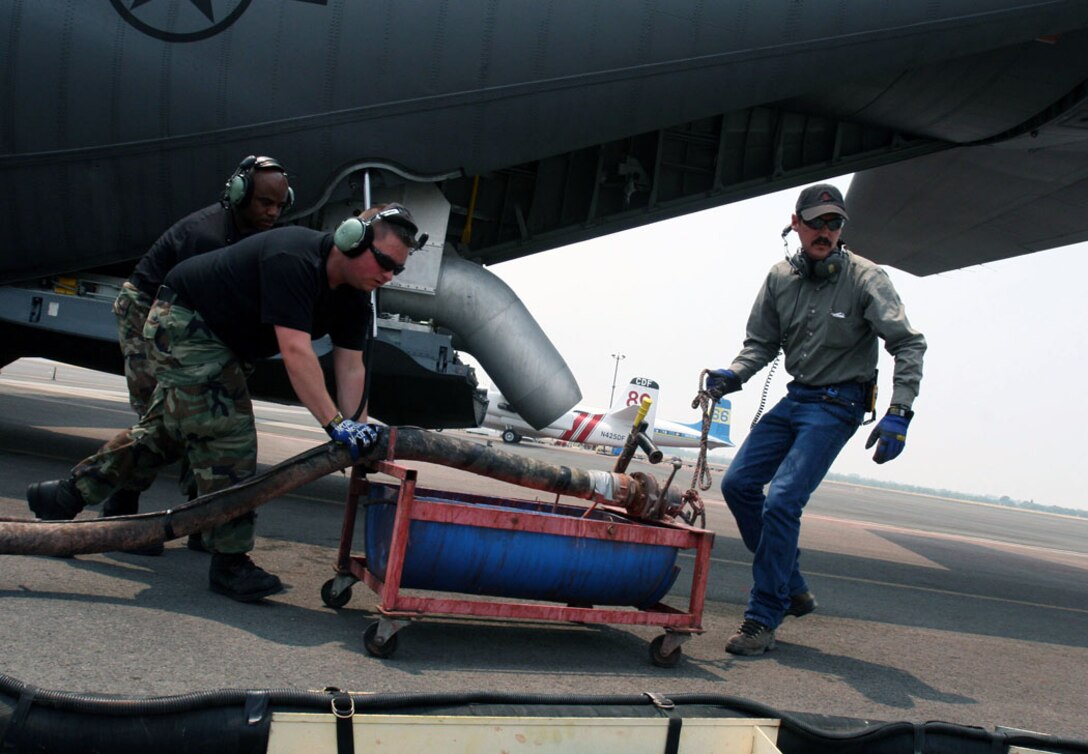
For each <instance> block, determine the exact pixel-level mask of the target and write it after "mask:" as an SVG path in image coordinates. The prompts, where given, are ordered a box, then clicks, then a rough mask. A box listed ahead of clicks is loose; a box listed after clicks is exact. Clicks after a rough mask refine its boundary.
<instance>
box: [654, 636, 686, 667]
mask: <svg viewBox="0 0 1088 754" xmlns="http://www.w3.org/2000/svg"><path fill="white" fill-rule="evenodd" d="M664 643H665V637H664V635H662V636H658V637H657V638H656V639H654V640H653V641H651V642H650V662H652V663H653V664H654V665H657V667H659V668H674V667H676V663H678V662H680V656H681V655H682V654H684V652H683V650H681V649H680V647H677V648H676V649H674V650H673V651H672V652H671V653H670V654H667V655H666V654H661V646H662V645H663V644H664Z"/></svg>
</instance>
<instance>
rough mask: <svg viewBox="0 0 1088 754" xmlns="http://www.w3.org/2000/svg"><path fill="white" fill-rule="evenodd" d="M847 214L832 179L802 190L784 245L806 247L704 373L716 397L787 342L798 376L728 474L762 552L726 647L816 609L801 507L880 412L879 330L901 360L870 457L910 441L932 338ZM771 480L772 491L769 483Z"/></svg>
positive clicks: (746, 646) (748, 542)
mask: <svg viewBox="0 0 1088 754" xmlns="http://www.w3.org/2000/svg"><path fill="white" fill-rule="evenodd" d="M848 221H849V217H848V215H847V213H846V204H845V202H844V201H843V198H842V194H841V193H840V192H839V190H838V189H837V188H835V187H834V186H832V185H830V184H819V185H816V186H810V187H808V188H806V189H805V190H804V191H802V192H801V195H800V196H799V197H798V199H797V204H796V207H795V212H794V214H793V217H792V218H791V220H790V225H789V226H787V227H786V228H785V229H784V230H783V231H782V239H783V242H784V243H785V239H786V236H787V235H788V234H789V232H790V231H793V232H796V233H797V236H798V238H799V239H800V241H801V247H800V249H799V250H797V252H795V253H794V254H793V255H790V254H789V251H788V247H787V258H786V259H784V260H782V261H780V262H778V263H777V264H776V265H775V266H774V267H772V268H771V271H770V273H769V274H768V275H767V278H766V280H765V281H764V283H763V287H762V289H761V290H760V292H759V295H758V296H756V301H755V304H754V305H753V306H752V312H751V315H750V316H749V319H748V325H747V334H746V336H745V340H744V345H743V348H742V349H741V351H740V353H739V354H738V355H737V357H736V359H734V360H733V363H732V364H731V365H730V366H729V368H728V369H717V370H713V371H711V372H710V373H709V375H708V377H707V390H708V391H709V392H710V393H711V395H712V396H713V397H714V400H717V399H718V398H720V397H721V396H722V395H724V394H726V393H731V392H735V391H737V390H740V389H741V385H743V384H744V383H745V382H746V381H747V380H748V378H749V377H751V376H752V375H753V374H755V373H756V372H758V371H759V370H760V369H762V368H763V367H765V366H766V365H767V364H769V363H770V362H771V361H772V360H773V359H775V358H776V357H777V355H778V350H779V348H781V349H782V350H783V351H784V353H785V358H786V371H787V372H789V374H790V376H791V377H792V378H793V380H792V381H791V382H790V383H789V384H788V385H787V387H786V390H787V393H786V396H785V397H784V398H783V399H782V400H781V401H780V402H779V403H778V404H777V405H776V406H775V407H774V408H773V409H772V410H771V411H769V412H768V413H767V414H766V415H765V416H764V417H763V418H762V419H761V420H760V421H759V422H758V423H756V424H754V426H753V427H752V430H751V432H749V434H748V437H747V438H746V439H745V440H744V443H743V444H742V445H741V448H740V450H739V451H737V454H736V456H735V457H734V458H733V460H732V462H731V463H730V464H729V468H728V470H727V471H726V474H725V477H724V478H723V479H722V495H723V496H724V498H725V502H726V504H727V505H728V506H729V510H730V511H732V513H733V517H734V518H735V519H736V522H737V528H738V529H739V530H740V534H741V537H742V539H743V540H744V544H745V546H746V547H747V548H748V549H749V550H750V551H751V552H752V553H753V554H754V557H753V560H752V577H753V586H752V590H751V592H750V593H749V597H748V606H747V609H746V610H745V612H744V620H743V622H742V623H741V625H740V628H739V629H738V630H737V632H736V633H735V634H734V635H733V636H732V637H730V639H729V641H728V642H727V644H726V647H725V649H726V651H727V652H730V653H732V654H739V655H760V654H763V653H764V652H766V651H767V650H769V649H773V648H774V645H775V630H776V629H777V628H778V627H779V625H780V624H781V623H782V621H783V620H784V619H785V617H786V616H787V615H792V616H794V617H797V618H800V617H801V616H804V615H807V614H808V613H811V612H812V611H813V610H815V609H816V599H815V597H814V596H813V594H812V592H811V591H810V590H809V586H808V583H807V582H806V581H805V577H804V576H803V575H802V574H801V570H800V564H799V558H800V551H799V550H798V549H797V542H798V537H799V534H800V530H801V513H802V511H803V509H804V507H805V504H806V503H807V502H808V499H809V496H810V495H811V494H812V492H813V490H815V489H816V487H817V486H818V485H819V484H820V482H821V481H822V480H823V478H824V475H825V474H826V473H827V470H828V469H829V468H830V467H831V464H832V462H833V461H834V460H835V457H836V456H837V455H838V454H839V451H840V450H842V448H843V446H844V445H845V444H846V442H847V441H848V440H849V439H850V438H851V437H852V436H853V435H854V433H855V432H856V431H857V429H858V427H859V426H861V424H862V421H863V419H864V415H865V413H866V411H867V410H875V406H873V403H872V402H873V401H874V400H875V389H876V367H877V354H878V351H877V347H878V342H877V341H878V339H882V340H883V341H884V347H885V349H886V350H887V351H888V353H890V354H891V355H892V356H893V357H894V359H895V372H894V375H893V379H892V397H891V405H890V407H889V408H888V413H887V415H886V416H885V417H884V418H883V419H881V421H880V423H879V424H877V426H876V429H874V430H873V432H872V434H871V435H870V436H869V439H868V442H867V443H866V446H865V447H866V448H870V447H872V446H873V445H876V451H875V453H874V455H873V460H874V461H876V462H877V463H884V462H885V461H890V460H892V459H893V458H895V457H896V456H898V455H899V454H900V453H901V452H902V450H903V447H904V444H905V441H906V434H907V426H908V425H909V423H910V420H911V417H912V416H913V415H914V412H913V411H912V410H911V405H912V404H913V402H914V399H915V398H916V397H917V395H918V386H919V383H920V382H921V379H922V357H923V354H924V353H925V350H926V342H925V338H924V337H923V336H922V334H921V333H919V332H918V331H917V330H915V329H913V328H912V327H911V326H910V323H909V322H908V321H907V317H906V313H905V310H904V308H903V304H902V302H901V301H900V299H899V295H898V294H897V293H896V291H895V288H894V287H893V286H892V283H891V280H889V279H888V275H887V273H885V272H884V270H882V269H881V268H880V267H878V266H877V265H875V264H874V263H872V262H870V261H869V260H867V259H865V258H863V257H860V256H858V255H857V254H855V253H854V252H852V251H850V250H848V249H847V248H846V247H845V246H844V245H843V243H842V240H841V237H842V234H843V229H844V227H845V225H846V223H847V222H848ZM765 489H766V493H764V490H765Z"/></svg>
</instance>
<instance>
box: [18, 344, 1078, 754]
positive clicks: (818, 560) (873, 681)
mask: <svg viewBox="0 0 1088 754" xmlns="http://www.w3.org/2000/svg"><path fill="white" fill-rule="evenodd" d="M132 420H133V416H132V413H131V410H130V409H129V407H128V404H127V400H126V396H125V393H124V387H123V381H121V380H120V378H117V377H113V376H108V375H102V374H98V373H93V372H86V371H84V370H78V369H74V368H71V367H64V366H59V365H53V364H50V363H46V362H40V361H36V360H25V361H21V362H16V364H14V365H11V366H9V367H6V368H4V370H3V372H2V373H0V517H6V518H16V517H27V518H29V515H30V514H29V511H28V509H27V507H26V503H25V500H24V490H25V487H26V484H27V483H28V482H31V481H40V480H44V479H52V478H58V477H62V476H65V475H66V474H67V472H68V469H69V468H70V466H71V465H72V464H74V463H75V462H76V461H78V460H79V459H81V458H83V457H84V456H86V455H88V454H90V453H91V452H93V451H94V450H95V449H96V448H97V446H98V445H99V444H100V443H101V442H102V441H104V440H106V439H108V438H109V437H110V436H112V434H113V433H114V432H115V431H116V430H118V429H120V428H123V427H125V426H128V425H129V424H130V423H131V421H132ZM258 430H259V433H260V446H261V453H260V461H261V464H262V466H264V465H268V464H272V463H276V462H279V461H281V460H284V459H286V458H288V457H290V456H292V455H295V454H296V453H298V452H301V451H303V450H305V449H307V448H310V447H313V446H314V445H316V444H319V443H322V442H324V441H325V435H324V432H323V431H322V430H321V429H320V428H319V427H317V426H316V425H315V423H314V422H313V420H312V418H310V417H309V415H308V414H307V413H306V412H305V411H304V410H302V409H300V408H297V407H289V406H278V405H271V404H259V405H258ZM451 434H453V436H457V437H460V438H462V439H464V440H466V441H469V442H486V441H487V440H488V438H486V437H484V436H480V435H473V434H467V433H462V432H457V433H451ZM494 444H495V446H496V447H500V448H502V449H503V450H508V451H511V452H515V453H519V454H525V455H529V456H532V457H534V458H538V459H540V460H542V461H546V462H549V463H559V464H564V465H568V466H575V467H582V468H601V469H603V468H608V467H609V465H610V463H611V459H610V458H608V457H605V456H599V455H596V454H594V453H590V452H586V451H581V450H573V449H569V448H556V447H552V446H546V445H537V444H521V445H518V446H502V443H501V442H498V441H496V442H495V443H494ZM906 452H908V453H909V452H910V449H909V447H908V449H907V451H906ZM1025 463H1030V460H1029V459H1025ZM405 465H406V466H410V467H413V468H417V469H418V470H419V480H420V482H419V483H420V484H421V485H422V486H426V487H430V488H439V489H449V490H456V491H474V492H479V493H483V494H488V495H508V496H512V497H519V498H526V497H527V498H534V497H541V498H542V499H543V498H544V494H543V493H536V492H533V491H531V490H526V489H523V488H520V487H514V486H512V485H507V484H504V483H501V482H497V481H494V480H490V479H487V478H483V477H479V476H474V475H471V474H467V473H464V472H460V471H456V470H453V469H448V468H445V467H442V466H436V465H431V464H420V463H406V464H405ZM635 469H637V470H639V471H644V472H648V473H653V474H654V475H656V476H658V477H659V478H663V477H664V476H665V472H664V471H663V470H662V469H661V468H660V467H650V466H648V465H645V464H634V465H633V466H632V470H635ZM719 476H720V475H719V474H718V473H715V483H716V482H717V481H718V478H719ZM690 480H691V471H690V469H689V468H685V469H684V470H683V471H682V472H681V473H680V475H679V476H678V481H679V482H680V483H681V484H682V485H684V486H685V487H686V486H687V485H688V484H689V483H690ZM346 491H347V480H346V477H345V476H343V475H339V474H337V475H333V476H331V477H328V478H325V479H322V480H319V481H318V482H315V483H313V484H310V485H308V486H306V487H304V488H302V489H300V490H298V491H297V492H295V493H293V494H290V495H286V496H283V497H281V498H278V499H276V500H274V501H272V502H270V503H268V504H267V505H265V506H263V507H262V508H261V509H260V520H259V522H258V534H259V538H258V543H257V549H256V551H255V552H254V553H253V556H254V559H255V560H256V561H257V562H258V563H259V564H261V565H262V566H264V567H266V568H268V570H270V571H272V572H274V573H276V574H278V575H279V576H280V577H281V578H282V579H283V580H284V582H285V583H286V584H287V585H288V586H289V589H288V590H287V591H286V592H285V593H284V594H281V595H277V596H275V597H273V598H271V599H268V600H266V601H264V602H263V603H261V604H255V605H243V604H238V603H235V602H232V601H230V600H228V599H226V598H224V597H221V596H218V595H215V594H212V593H211V592H209V591H208V589H207V586H206V581H207V567H208V556H207V555H204V554H201V553H197V552H192V551H190V550H188V549H186V547H185V543H184V540H178V541H175V542H172V543H170V544H168V546H167V551H166V554H165V555H164V556H162V557H157V558H148V557H140V556H135V555H126V554H121V553H105V554H97V555H82V556H79V557H76V558H71V559H65V558H49V557H23V556H10V555H0V600H2V605H3V609H2V610H0V635H2V636H3V637H4V641H3V644H2V646H3V650H2V651H0V658H2V659H0V673H2V674H4V675H7V676H9V677H12V678H16V679H19V680H21V681H24V682H26V683H29V684H32V685H34V686H37V687H39V688H43V689H55V690H65V691H77V692H88V693H106V694H125V695H152V696H159V695H168V694H180V693H187V692H194V691H200V690H210V689H221V688H246V689H266V688H303V689H320V688H324V687H327V686H337V687H340V688H346V689H352V690H358V691H373V692H422V691H428V692H457V691H473V690H491V691H509V692H525V693H541V694H632V693H635V694H638V693H642V692H660V693H664V694H668V693H696V692H706V693H714V694H728V695H733V696H739V697H746V698H749V699H753V700H755V701H758V702H761V703H763V704H767V705H770V706H772V707H774V708H777V709H779V710H782V711H784V712H793V713H803V714H806V715H816V716H826V721H827V722H828V724H830V722H831V720H832V719H833V718H850V719H853V720H872V721H897V720H906V721H912V722H921V721H927V720H944V721H947V722H952V723H958V724H964V725H976V726H981V727H984V728H989V729H992V728H994V727H995V726H1009V727H1015V728H1023V729H1029V730H1034V731H1038V732H1042V733H1049V734H1052V735H1057V736H1062V737H1067V738H1074V739H1088V721H1086V719H1085V714H1084V710H1085V709H1086V708H1088V691H1086V690H1085V684H1084V680H1083V679H1084V675H1085V669H1086V668H1088V520H1086V519H1081V518H1072V517H1062V516H1054V515H1048V514H1041V513H1033V512H1027V511H1020V510H1016V509H1012V508H1001V507H997V506H987V505H977V504H970V503H964V502H958V501H950V500H945V499H940V498H934V497H927V496H919V495H911V494H906V493H899V492H892V491H888V490H877V489H870V488H863V487H857V486H851V485H845V484H837V483H830V482H829V483H825V484H824V485H822V486H821V487H820V489H819V490H818V491H817V492H816V494H815V495H814V496H813V499H812V500H811V502H810V503H809V507H808V510H807V511H806V514H805V517H804V522H803V527H802V538H801V546H802V550H803V555H802V566H803V568H804V570H805V572H806V574H807V575H808V578H809V581H810V585H811V587H812V589H813V591H814V592H815V593H816V595H817V597H818V599H819V602H820V608H819V610H818V611H817V612H816V613H814V614H812V615H810V616H807V617H805V618H802V619H794V618H788V619H787V620H786V622H785V624H784V625H783V626H782V627H781V628H780V630H779V632H778V648H777V649H776V650H774V651H773V652H770V653H769V654H767V655H765V656H763V657H759V658H738V657H733V656H731V655H728V654H726V653H725V651H724V644H725V640H726V638H727V637H728V635H729V634H730V633H732V632H733V630H735V628H736V626H737V625H738V623H739V621H740V619H741V617H742V613H743V609H744V603H745V598H746V591H747V589H748V586H749V583H750V570H749V565H750V557H749V554H748V552H747V551H746V550H745V549H744V547H743V545H742V544H741V542H740V539H739V536H738V535H737V533H736V529H735V526H734V525H733V522H732V519H731V517H730V515H729V513H728V511H727V510H726V509H725V507H724V504H723V503H722V500H721V497H720V493H719V492H718V491H717V489H716V484H715V489H712V490H711V491H710V492H708V493H705V494H704V499H705V500H706V501H707V503H708V523H709V528H711V529H713V530H714V531H715V532H716V541H715V547H714V553H713V563H712V567H711V570H710V584H709V589H708V593H707V600H706V605H705V608H706V611H705V615H704V621H703V625H704V628H705V629H706V632H705V633H704V634H703V635H701V636H697V637H694V638H693V639H691V640H690V641H688V642H687V643H686V644H684V646H683V651H684V657H683V659H682V660H681V661H680V663H679V664H678V665H677V666H676V667H674V668H669V669H666V668H659V667H656V666H654V665H652V664H651V663H650V662H649V658H648V652H647V645H648V642H649V641H650V640H651V639H653V638H654V637H655V636H657V635H659V634H660V633H661V631H660V629H656V628H648V627H627V626H618V625H597V626H582V625H570V624H557V623H547V622H534V623H526V622H511V621H482V620H470V619H464V618H457V619H454V618H443V617H438V616H435V617H428V618H426V619H424V620H421V621H419V622H417V623H414V624H413V625H410V626H408V627H407V628H405V629H403V630H402V631H401V632H400V633H399V634H398V639H399V642H398V643H399V646H398V649H397V652H396V654H395V655H394V656H393V657H391V658H389V659H385V660H382V659H377V658H374V657H371V656H369V655H368V654H367V653H366V651H365V650H364V648H363V639H362V637H363V631H364V629H365V628H366V627H367V626H368V625H370V624H371V623H372V622H374V620H376V618H377V612H376V611H375V609H374V606H375V597H374V595H373V593H371V592H370V591H369V590H367V589H366V588H365V586H364V585H362V584H357V585H356V586H355V588H354V590H353V597H352V600H351V601H350V602H349V603H348V604H347V606H346V607H344V608H342V609H341V610H339V611H336V610H332V609H330V608H328V607H326V606H325V605H324V604H323V603H322V600H321V598H320V596H319V590H320V588H321V585H322V584H323V583H324V582H325V581H326V580H327V579H328V578H330V577H331V576H332V573H333V560H334V554H335V548H336V545H337V542H338V541H339V536H340V526H341V522H342V518H343V509H344V506H343V502H344V498H345V495H346ZM179 501H180V497H179V495H178V492H177V486H176V468H173V467H171V468H169V469H168V470H167V471H166V473H164V474H163V476H162V477H160V479H159V480H158V481H157V482H156V485H155V486H154V487H153V488H152V490H151V491H149V493H148V494H147V495H145V497H144V505H143V508H144V510H150V509H155V508H165V507H168V506H170V505H177V504H178V502H179ZM84 515H88V516H94V515H97V512H96V511H94V510H92V511H89V512H88V513H86V514H84ZM361 541H362V540H361V535H356V542H361ZM692 562H693V561H692V559H691V558H690V557H688V556H687V555H686V554H682V555H681V563H682V565H683V566H684V569H685V573H682V574H681V576H680V577H679V578H678V579H677V586H676V588H674V590H673V592H672V593H670V595H669V597H668V598H667V599H666V601H667V602H670V603H673V604H676V605H677V606H678V607H686V605H687V599H686V597H687V584H688V583H689V579H690V576H688V575H687V574H688V573H689V569H690V568H691V566H692Z"/></svg>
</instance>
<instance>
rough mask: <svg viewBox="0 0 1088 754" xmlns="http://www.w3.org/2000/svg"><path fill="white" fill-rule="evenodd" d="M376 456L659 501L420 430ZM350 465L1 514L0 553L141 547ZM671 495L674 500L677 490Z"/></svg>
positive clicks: (340, 456) (287, 469) (639, 501)
mask: <svg viewBox="0 0 1088 754" xmlns="http://www.w3.org/2000/svg"><path fill="white" fill-rule="evenodd" d="M380 460H410V461H424V462H427V463H434V464H440V465H443V466H449V467H451V468H456V469H461V470H464V471H469V472H472V473H474V474H480V475H483V476H488V477H491V478H493V479H498V480H500V481H504V482H511V483H513V484H518V485H521V486H523V487H528V488H530V489H535V490H541V491H545V492H552V493H558V494H562V495H567V496H569V497H577V498H582V499H585V500H593V501H595V502H599V503H604V504H607V505H615V506H619V507H622V508H626V509H628V510H630V511H632V512H642V511H646V510H658V509H661V507H662V506H659V505H649V504H648V503H647V496H652V495H653V492H654V491H653V490H649V489H647V488H648V487H650V486H652V485H647V484H646V483H645V480H643V479H639V478H637V477H635V476H629V475H627V474H616V473H613V472H606V471H586V470H583V469H575V468H572V467H569V466H556V465H554V464H547V463H543V462H541V461H537V460H534V459H530V458H523V457H521V456H516V455H513V454H511V453H507V452H505V451H501V450H496V449H493V448H488V447H485V446H483V445H479V444H478V443H474V442H469V441H466V440H459V439H457V438H453V437H448V436H445V435H440V434H438V433H434V432H427V431H425V430H422V429H416V428H397V427H390V428H389V430H388V431H387V432H383V433H382V436H381V439H380V440H379V442H378V443H377V444H376V445H375V446H374V447H373V448H371V449H370V451H369V452H368V453H367V454H366V456H365V457H364V458H363V459H362V460H361V461H360V463H361V464H363V465H364V466H365V465H371V464H374V463H376V462H378V461H380ZM351 465H352V459H351V454H350V453H349V452H348V450H347V448H345V447H343V446H340V445H335V444H333V443H328V444H326V445H321V446H318V447H316V448H312V449H311V450H307V451H305V452H304V453H300V454H299V455H297V456H295V457H293V458H290V459H288V460H286V461H283V462H282V463H279V464H277V465H275V466H273V467H272V468H269V469H267V470H265V471H263V472H262V473H260V474H257V475H256V476H253V477H251V478H249V479H247V480H245V481H244V482H240V483H239V484H236V485H234V486H233V487H228V488H227V489H224V490H219V491H218V492H213V493H211V494H209V495H204V496H202V497H199V498H197V499H196V500H193V501H192V502H190V503H187V504H185V505H182V506H179V507H177V508H172V509H169V510H165V511H158V512H155V513H141V514H138V515H133V516H116V517H111V518H96V519H87V520H78V521H36V520H35V521H31V520H21V519H10V518H2V519H0V555H78V554H83V553H91V552H110V551H114V550H130V549H133V548H136V547H146V546H148V545H151V544H154V543H157V542H165V541H167V540H170V539H176V538H178V537H183V536H186V535H188V534H193V533H195V532H198V531H203V530H204V529H208V528H210V527H213V526H218V525H219V524H223V523H226V522H227V521H230V520H231V519H233V518H235V517H237V516H240V515H241V514H243V513H246V512H248V511H251V510H253V509H254V508H257V507H258V506H260V505H263V504H264V503H266V502H268V501H269V500H271V499H272V498H275V497H278V496H280V495H284V494H286V493H288V492H291V491H292V490H295V489H297V488H299V487H301V486H302V485H304V484H308V483H309V482H312V481H314V480H316V479H320V478H321V477H323V476H326V475H328V474H331V473H333V472H334V471H339V470H340V469H344V468H347V467H349V466H351ZM676 497H677V499H678V500H679V495H676ZM678 500H677V501H673V502H678ZM665 507H666V509H667V508H668V507H669V506H665ZM636 515H637V513H636Z"/></svg>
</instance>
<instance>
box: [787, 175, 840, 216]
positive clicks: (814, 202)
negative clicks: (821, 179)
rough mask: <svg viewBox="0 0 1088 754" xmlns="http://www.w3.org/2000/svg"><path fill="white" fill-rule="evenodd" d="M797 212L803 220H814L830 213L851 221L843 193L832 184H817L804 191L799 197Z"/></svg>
mask: <svg viewBox="0 0 1088 754" xmlns="http://www.w3.org/2000/svg"><path fill="white" fill-rule="evenodd" d="M796 212H797V215H798V216H799V217H800V218H801V219H802V220H812V219H813V218H816V217H819V216H820V215H827V214H830V213H834V214H836V215H842V216H843V217H845V218H846V219H847V220H849V219H850V216H849V215H848V214H846V202H844V201H843V199H842V193H841V192H840V191H839V190H838V189H837V188H835V187H834V186H832V185H831V184H830V183H817V184H816V185H815V186H809V187H808V188H807V189H805V190H804V191H802V192H801V195H800V196H799V197H797V209H796Z"/></svg>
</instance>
